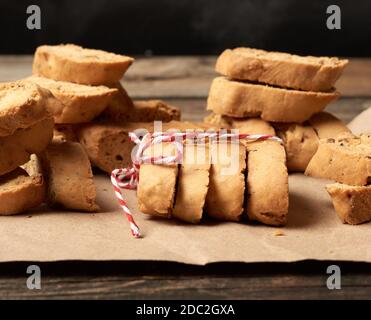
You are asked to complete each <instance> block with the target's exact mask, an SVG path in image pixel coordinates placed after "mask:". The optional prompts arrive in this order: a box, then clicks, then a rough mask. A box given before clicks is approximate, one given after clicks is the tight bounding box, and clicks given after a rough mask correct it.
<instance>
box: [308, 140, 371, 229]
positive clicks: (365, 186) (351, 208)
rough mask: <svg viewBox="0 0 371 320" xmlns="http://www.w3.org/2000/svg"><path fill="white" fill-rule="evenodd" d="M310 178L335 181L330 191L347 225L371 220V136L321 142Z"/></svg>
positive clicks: (339, 213)
mask: <svg viewBox="0 0 371 320" xmlns="http://www.w3.org/2000/svg"><path fill="white" fill-rule="evenodd" d="M305 174H306V175H309V176H313V177H319V178H325V179H331V180H335V181H336V183H335V184H331V185H327V186H326V189H327V191H328V193H329V194H330V196H331V197H332V201H333V204H334V207H335V210H336V211H337V213H338V215H339V217H340V219H341V220H342V221H343V223H348V224H359V223H363V222H367V221H370V220H371V135H370V134H361V135H360V136H355V135H353V134H351V133H344V134H341V135H339V136H338V137H337V138H328V139H321V140H320V142H319V147H318V150H317V152H316V153H315V155H314V156H313V157H312V159H311V161H310V162H309V164H308V167H307V169H306V171H305Z"/></svg>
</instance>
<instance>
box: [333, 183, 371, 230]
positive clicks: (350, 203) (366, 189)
mask: <svg viewBox="0 0 371 320" xmlns="http://www.w3.org/2000/svg"><path fill="white" fill-rule="evenodd" d="M326 190H327V192H328V193H329V194H330V196H331V198H332V202H333V205H334V208H335V210H336V212H337V214H338V215H339V218H340V219H341V221H342V222H343V223H348V224H360V223H364V222H367V221H370V220H371V185H369V186H361V187H360V186H348V185H345V184H340V183H334V184H330V185H327V186H326Z"/></svg>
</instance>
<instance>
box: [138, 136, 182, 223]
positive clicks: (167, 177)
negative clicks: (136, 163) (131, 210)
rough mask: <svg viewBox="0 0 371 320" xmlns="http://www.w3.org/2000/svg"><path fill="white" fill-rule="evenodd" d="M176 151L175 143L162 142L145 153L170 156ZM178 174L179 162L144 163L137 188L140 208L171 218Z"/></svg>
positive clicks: (144, 211) (149, 212)
mask: <svg viewBox="0 0 371 320" xmlns="http://www.w3.org/2000/svg"><path fill="white" fill-rule="evenodd" d="M175 152H176V150H175V148H174V145H172V144H170V143H161V144H155V145H152V146H151V147H150V148H148V149H147V150H146V151H145V152H144V154H145V155H151V156H159V155H163V156H170V155H175ZM177 175H178V164H169V165H156V164H151V163H144V164H142V165H141V166H140V171H139V184H138V190H137V197H138V207H139V210H140V211H141V212H143V213H146V214H151V215H155V216H161V217H166V218H170V217H171V214H172V210H173V204H174V198H175V186H176V180H177Z"/></svg>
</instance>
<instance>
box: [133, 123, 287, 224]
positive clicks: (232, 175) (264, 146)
mask: <svg viewBox="0 0 371 320" xmlns="http://www.w3.org/2000/svg"><path fill="white" fill-rule="evenodd" d="M174 127H176V126H175V124H174ZM179 128H180V129H181V130H183V131H184V130H185V129H194V130H197V129H199V130H205V129H208V130H212V128H211V127H208V126H205V125H204V124H203V125H198V124H187V123H181V125H180V126H179ZM218 129H219V128H218V126H215V130H218ZM249 130H253V132H256V133H258V134H274V129H273V127H272V126H270V125H269V123H267V122H266V121H264V120H262V119H246V120H245V124H244V126H243V128H242V129H241V132H247V131H249ZM174 153H175V149H174V145H172V144H168V143H164V144H162V145H154V146H152V147H151V148H149V149H147V150H146V154H147V155H151V156H158V155H162V156H164V155H165V156H168V155H174ZM285 162H286V156H285V151H284V148H283V146H281V145H280V143H279V142H277V141H256V142H250V143H246V144H245V143H244V142H243V141H238V140H237V141H234V140H232V141H223V140H222V141H206V142H205V144H202V143H201V144H193V143H185V144H184V146H183V161H182V163H181V164H179V165H175V164H171V165H169V166H167V165H157V164H153V163H144V164H142V165H141V169H140V173H139V185H138V192H137V195H138V206H139V209H140V210H141V211H142V212H143V213H146V214H152V215H157V216H162V217H176V218H179V219H182V220H184V221H187V222H191V223H197V222H199V221H200V219H201V218H202V216H203V214H204V213H205V215H207V216H209V217H212V218H215V219H218V220H223V221H241V220H243V219H248V220H254V221H259V222H261V223H264V224H267V225H273V226H279V225H285V224H286V223H287V218H288V217H287V215H288V203H289V196H288V173H287V168H286V165H285ZM228 190H233V192H228ZM268 190H269V192H267V191H268Z"/></svg>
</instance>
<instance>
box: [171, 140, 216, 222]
mask: <svg viewBox="0 0 371 320" xmlns="http://www.w3.org/2000/svg"><path fill="white" fill-rule="evenodd" d="M209 170H210V157H209V147H208V145H207V144H193V143H187V144H185V145H184V148H183V162H182V164H181V166H180V169H179V174H178V182H177V191H176V199H175V206H174V210H173V217H175V218H178V219H180V220H183V221H186V222H190V223H198V222H200V220H201V218H202V214H203V208H204V205H205V199H206V194H207V190H208V187H209Z"/></svg>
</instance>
